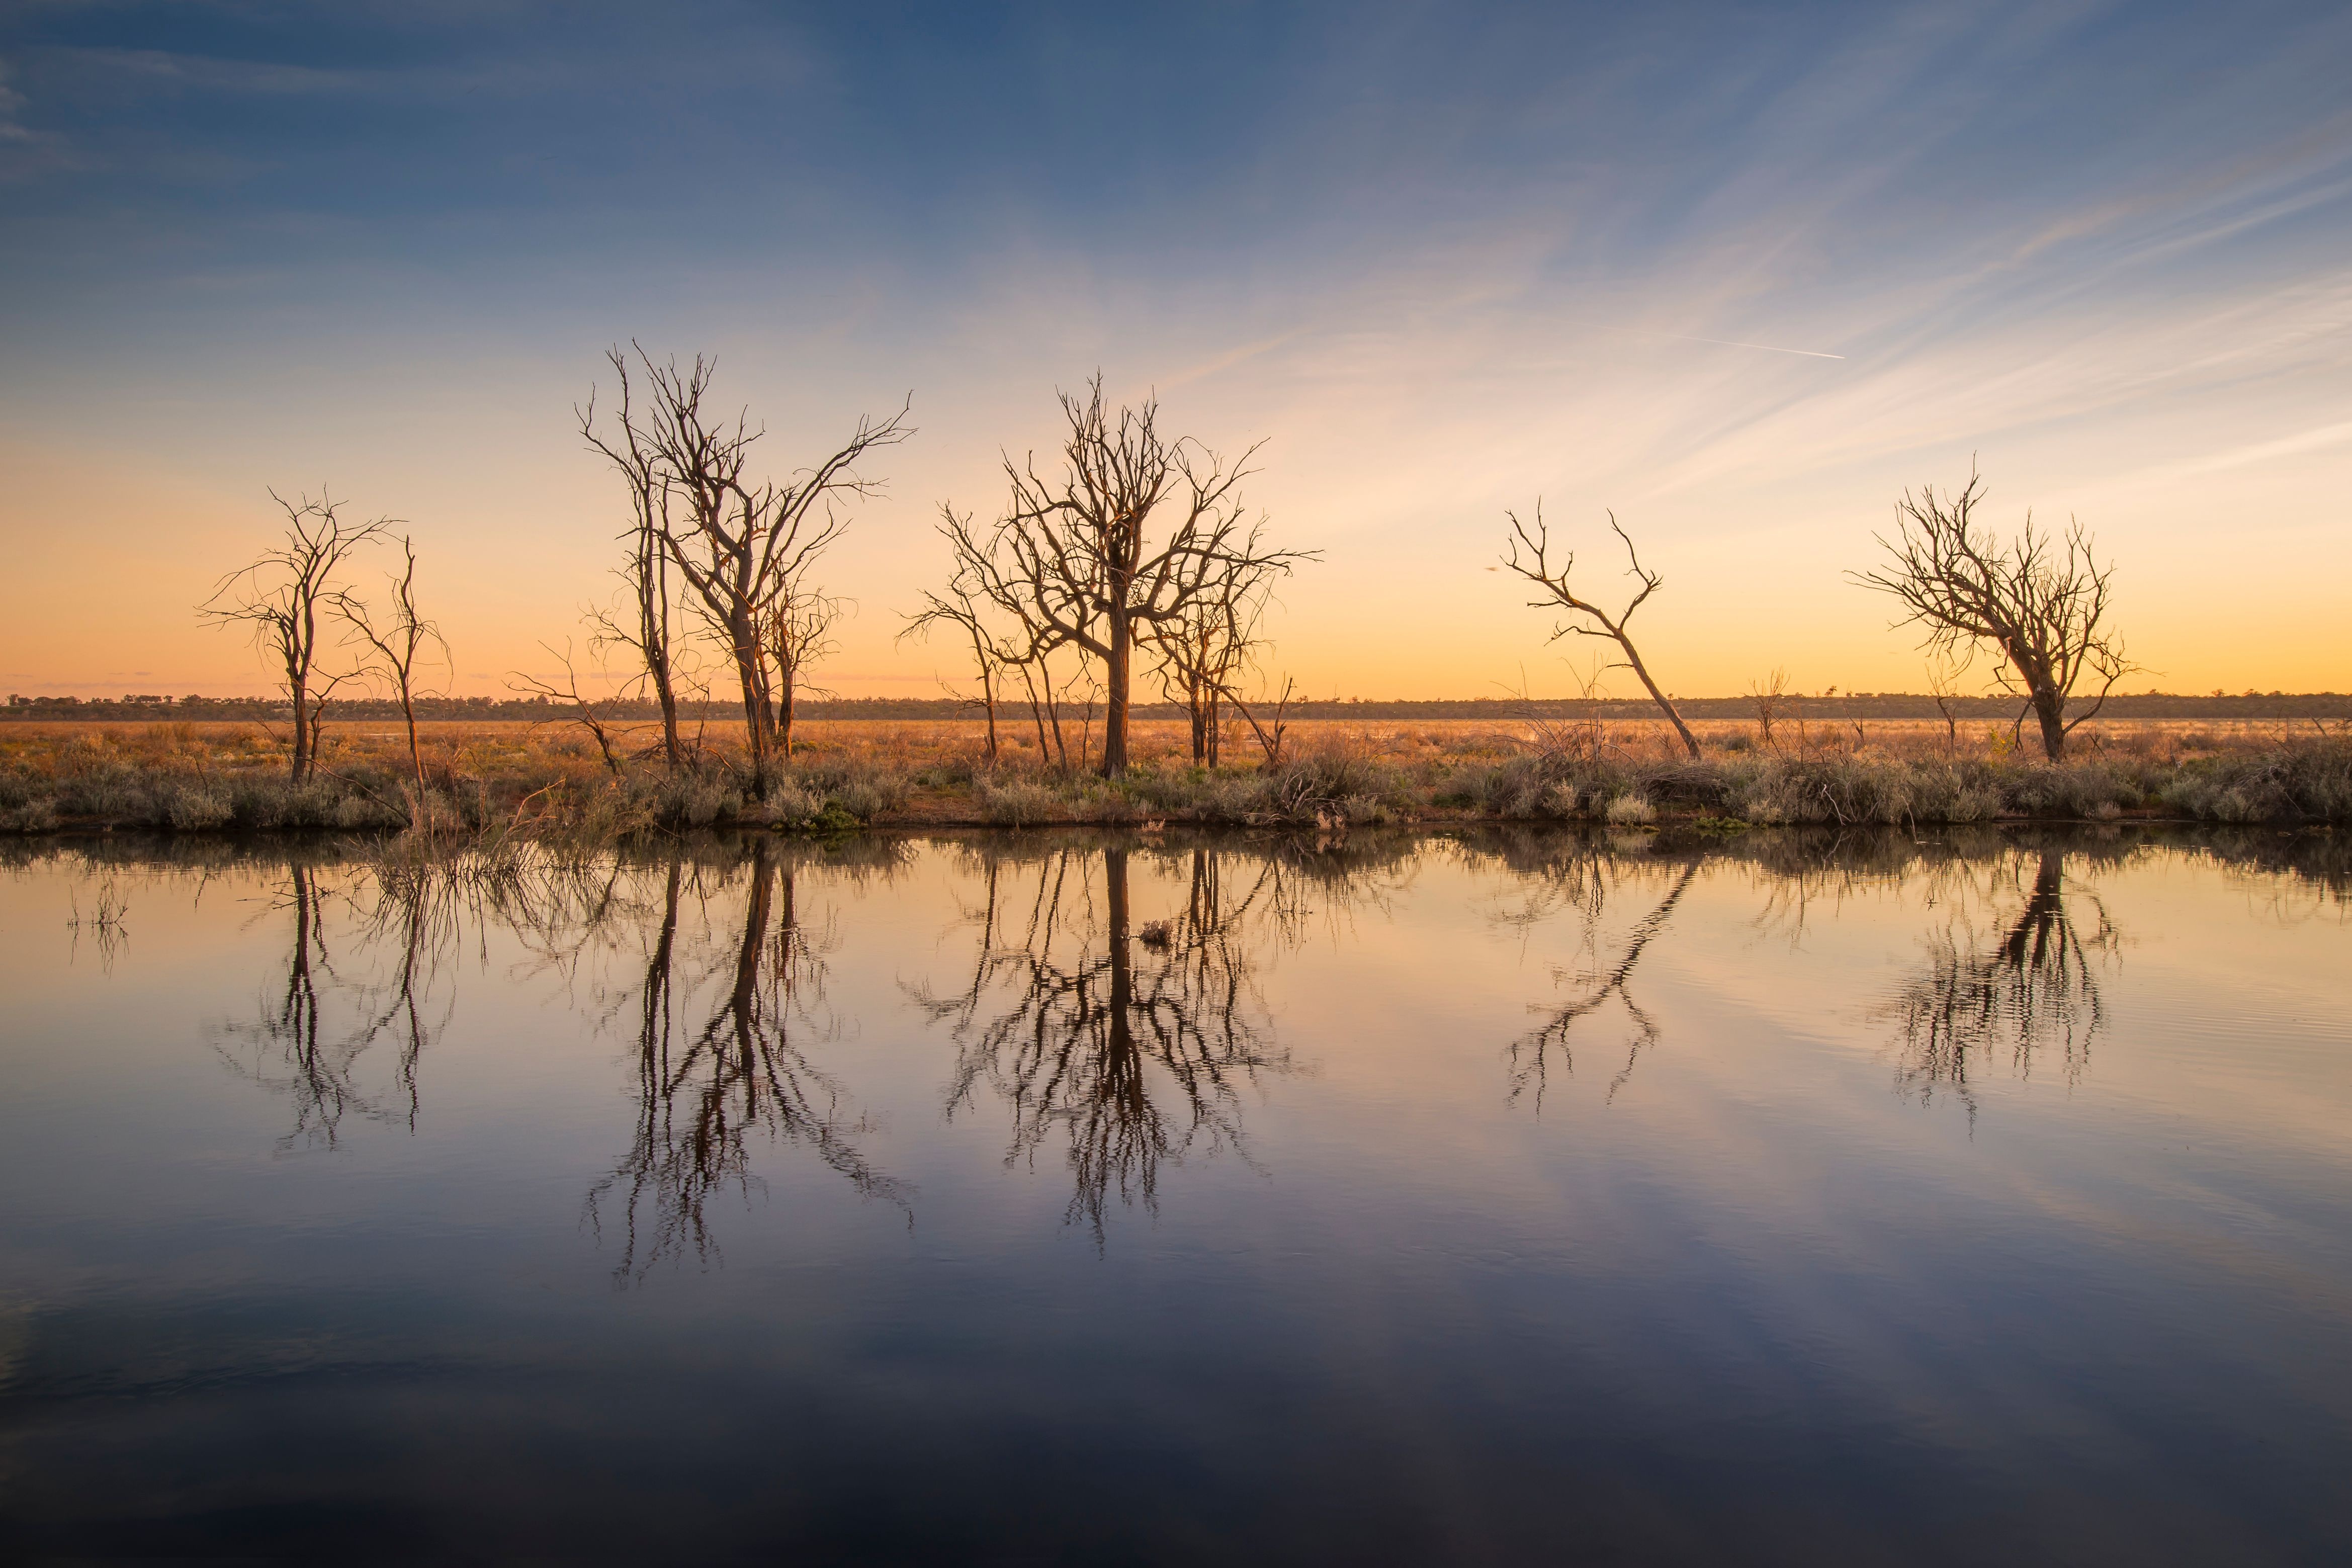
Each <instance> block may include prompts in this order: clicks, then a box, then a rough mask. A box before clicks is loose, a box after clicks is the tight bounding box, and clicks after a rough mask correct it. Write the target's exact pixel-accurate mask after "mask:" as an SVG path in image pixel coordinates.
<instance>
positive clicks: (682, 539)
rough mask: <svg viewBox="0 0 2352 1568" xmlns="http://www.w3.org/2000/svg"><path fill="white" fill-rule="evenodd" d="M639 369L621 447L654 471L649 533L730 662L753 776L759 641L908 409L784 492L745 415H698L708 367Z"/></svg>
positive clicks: (765, 696) (763, 761) (762, 757)
mask: <svg viewBox="0 0 2352 1568" xmlns="http://www.w3.org/2000/svg"><path fill="white" fill-rule="evenodd" d="M637 361H638V363H639V365H640V366H641V367H642V368H643V369H644V371H645V373H646V377H647V379H648V381H649V383H650V393H651V396H650V402H651V404H652V407H651V408H650V409H649V410H647V411H646V413H645V414H644V415H643V416H639V415H638V414H637V413H636V412H635V410H634V409H625V413H624V423H625V425H626V426H628V427H629V429H630V431H631V432H632V434H631V435H629V436H628V437H624V438H623V442H622V443H621V445H623V446H625V447H626V448H627V449H628V450H630V451H632V452H639V453H642V454H644V455H645V456H646V458H647V460H648V461H649V462H650V463H651V464H652V466H653V469H654V471H655V472H656V475H657V477H658V479H659V480H660V482H661V485H662V487H663V488H662V489H661V491H660V496H661V499H662V500H664V501H665V502H666V503H667V504H666V506H665V508H664V510H663V512H662V514H661V521H660V524H659V532H660V535H661V541H660V542H661V545H662V550H663V552H664V554H665V555H666V556H667V559H668V561H669V563H670V564H671V565H672V566H674V567H675V568H676V569H677V573H678V574H679V575H680V576H682V577H684V578H685V579H686V584H687V586H688V588H690V589H691V590H692V591H693V595H694V605H695V607H696V608H697V609H698V611H700V612H701V614H702V616H703V618H704V620H705V621H706V622H707V623H708V624H709V627H710V630H711V632H712V633H713V634H714V635H715V636H716V637H717V638H718V640H719V644H720V645H721V646H722V647H725V648H726V650H727V653H728V657H729V658H730V659H731V660H732V661H733V663H734V666H735V672H736V677H737V679H738V680H739V682H740V684H741V686H742V689H743V722H744V731H745V743H746V749H747V750H748V751H749V752H750V755H751V766H752V769H753V771H754V773H758V772H760V771H761V770H763V769H764V768H765V767H766V765H767V763H768V760H769V758H770V756H771V755H772V753H773V752H774V750H775V746H776V739H777V737H776V705H775V692H774V690H773V687H772V680H771V679H770V671H771V668H772V665H771V660H770V658H769V654H768V650H767V647H766V638H765V637H764V635H763V634H764V633H765V631H766V629H767V626H768V624H769V621H770V619H771V617H772V616H773V614H774V613H775V612H776V610H777V609H778V607H779V606H780V605H782V604H783V603H784V602H785V601H786V600H787V599H788V598H789V597H790V596H791V595H793V594H795V593H803V592H806V591H808V588H809V574H810V568H811V566H812V565H813V564H814V563H815V561H816V559H817V558H818V557H819V556H820V555H822V554H824V552H825V550H826V549H827V548H828V547H829V546H830V545H832V544H833V543H834V542H835V541H836V540H838V539H839V538H840V537H841V535H842V532H843V531H844V530H845V529H846V528H847V527H848V519H847V518H846V517H845V515H844V512H843V509H844V508H845V506H846V505H847V504H848V503H849V502H851V501H855V500H865V499H867V498H869V497H871V496H873V495H875V494H877V492H878V491H879V489H880V482H879V481H878V480H874V479H866V478H865V477H864V476H863V475H861V474H860V473H859V472H858V471H857V463H858V460H859V459H860V458H864V457H865V456H866V454H867V453H869V452H871V451H873V450H874V449H875V448H877V447H888V446H894V445H896V444H897V443H898V442H900V441H903V440H905V439H907V437H909V436H911V435H913V434H914V429H913V427H912V426H909V425H908V423H907V412H908V410H907V407H906V406H903V405H902V406H901V407H900V408H899V410H898V412H897V413H896V414H893V415H891V416H889V417H888V418H887V419H883V420H880V421H876V420H873V419H860V420H859V421H858V424H857V428H856V432H855V433H854V434H853V435H852V436H851V437H850V438H849V440H848V442H847V443H846V444H845V446H843V447H841V448H840V449H839V450H838V451H836V452H835V453H834V454H833V455H832V456H830V457H828V458H825V459H824V460H823V461H822V462H820V463H818V464H817V465H816V466H815V467H814V468H806V469H803V470H802V471H801V473H800V474H799V475H798V476H797V477H795V478H794V479H792V480H791V481H789V482H781V483H780V482H778V481H776V480H773V479H759V478H756V477H755V476H753V475H752V473H751V448H752V447H753V446H754V445H755V444H756V443H757V442H758V441H759V439H760V437H761V435H762V434H763V432H762V431H761V430H760V429H758V428H755V427H754V426H752V425H751V419H750V416H749V414H748V413H739V414H737V415H736V416H735V417H734V419H733V421H732V422H731V423H730V422H727V421H726V420H724V419H722V418H719V417H718V416H713V415H711V414H709V412H708V411H706V410H705V408H704V406H703V403H704V400H705V398H706V397H707V396H708V395H709V390H710V378H711V374H712V372H713V371H714V369H715V368H716V367H715V366H714V365H713V363H711V362H709V361H708V360H705V359H702V358H700V357H697V358H696V360H695V362H694V363H693V365H692V367H691V368H688V369H680V368H679V366H678V364H677V361H675V360H672V361H670V362H668V363H666V364H659V365H657V364H655V363H653V361H652V360H651V359H650V358H648V357H646V354H645V353H644V351H643V350H640V351H638V355H637Z"/></svg>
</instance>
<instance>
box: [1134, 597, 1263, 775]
mask: <svg viewBox="0 0 2352 1568" xmlns="http://www.w3.org/2000/svg"><path fill="white" fill-rule="evenodd" d="M1272 589H1273V574H1271V573H1268V572H1264V571H1249V570H1235V569H1228V570H1226V571H1223V572H1219V573H1216V574H1213V576H1212V579H1211V582H1210V584H1209V585H1208V586H1207V588H1206V589H1205V590H1204V591H1203V592H1202V594H1201V595H1200V596H1199V597H1198V598H1196V599H1195V600H1193V602H1192V604H1190V605H1186V606H1185V607H1184V609H1183V611H1182V613H1181V615H1179V616H1177V617H1176V618H1175V619H1174V620H1172V621H1171V622H1168V623H1166V624H1164V625H1162V626H1160V627H1159V629H1158V630H1157V631H1156V632H1155V633H1154V634H1153V637H1152V647H1153V648H1154V650H1155V651H1156V652H1157V653H1158V654H1159V656H1160V691H1161V694H1162V695H1163V696H1165V697H1166V698H1167V699H1168V700H1170V701H1171V702H1181V703H1182V704H1183V705H1184V712H1185V716H1186V718H1187V719H1189V720H1190V721H1191V726H1192V764H1193V766H1195V767H1211V768H1213V767H1215V766H1216V765H1217V763H1218V762H1219V760H1220V759H1219V754H1218V753H1219V750H1220V748H1219V730H1220V721H1221V718H1222V714H1221V712H1220V710H1221V709H1222V708H1223V705H1224V704H1225V703H1226V702H1228V701H1230V700H1232V698H1231V696H1230V695H1229V694H1230V693H1231V692H1232V690H1233V689H1234V686H1235V685H1236V684H1237V683H1238V682H1239V681H1240V679H1241V678H1242V674H1243V672H1244V670H1245V669H1246V668H1248V667H1249V664H1250V660H1251V656H1252V655H1253V654H1255V652H1256V650H1257V648H1258V647H1259V644H1260V640H1261V639H1260V638H1259V637H1258V623H1259V621H1260V620H1261V619H1262V617H1263V616H1265V605H1266V600H1267V598H1268V596H1269V595H1270V594H1271V592H1272Z"/></svg>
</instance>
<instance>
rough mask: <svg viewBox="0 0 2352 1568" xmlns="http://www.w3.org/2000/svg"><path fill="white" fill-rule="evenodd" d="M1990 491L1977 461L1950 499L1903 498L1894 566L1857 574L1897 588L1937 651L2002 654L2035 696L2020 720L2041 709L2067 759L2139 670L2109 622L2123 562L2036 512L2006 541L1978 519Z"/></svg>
mask: <svg viewBox="0 0 2352 1568" xmlns="http://www.w3.org/2000/svg"><path fill="white" fill-rule="evenodd" d="M1984 496H1985V489H1984V479H1982V477H1981V476H1979V474H1978V473H1977V472H1976V470H1975V468H1973V467H1972V468H1970V469H1969V482H1968V483H1967V484H1966V485H1965V486H1963V487H1962V488H1961V489H1959V490H1958V491H1957V492H1952V493H1947V494H1944V495H1940V496H1939V495H1937V493H1936V490H1935V487H1933V486H1932V485H1931V486H1925V487H1922V489H1920V491H1919V493H1918V494H1917V495H1916V496H1914V495H1912V494H1911V493H1910V492H1909V491H1908V490H1906V491H1905V492H1904V495H1903V499H1902V500H1900V501H1898V502H1896V503H1895V537H1894V538H1893V539H1888V538H1886V537H1885V535H1883V534H1882V535H1879V536H1878V542H1879V543H1880V544H1881V545H1883V546H1885V550H1886V552H1887V554H1888V556H1889V557H1890V559H1889V561H1888V562H1887V563H1886V564H1885V565H1884V566H1882V567H1880V568H1879V569H1878V570H1877V571H1875V572H1864V573H1854V574H1852V575H1853V580H1854V581H1855V582H1857V583H1859V584H1862V585H1863V586H1864V587H1865V588H1871V589H1874V590H1876V591H1877V592H1879V593H1882V594H1890V595H1894V597H1895V600H1896V602H1897V603H1899V604H1900V605H1902V606H1903V609H1904V614H1903V615H1902V616H1900V617H1899V618H1898V619H1897V620H1896V621H1895V625H1896V626H1912V625H1917V626H1922V627H1925V628H1926V631H1927V644H1926V646H1927V647H1928V648H1929V649H1930V650H1932V651H1933V652H1934V653H1936V654H1937V655H1939V656H1941V657H1942V658H1946V659H1948V660H1949V661H1950V662H1951V663H1952V664H1953V665H1954V666H1956V667H1957V666H1965V665H1966V664H1967V663H1968V662H1969V659H1970V658H1971V657H1972V656H1973V655H1974V654H1975V653H1976V652H1977V651H1978V650H1979V649H1980V648H1987V647H1990V648H1992V649H1994V650H1996V651H1997V652H1998V653H1999V655H2000V664H1999V665H1998V666H1997V667H1996V668H1995V672H1994V673H1995V679H1997V680H1999V682H2000V687H2001V689H2002V690H2004V691H2005V692H2007V693H2009V694H2010V695H2012V696H2017V697H2021V698H2022V699H2023V700H2024V706H2023V707H2022V708H2021V709H2020V710H2018V722H2019V723H2020V724H2022V723H2023V722H2024V721H2025V715H2026V714H2027V713H2028V712H2031V713H2032V714H2033V716H2034V718H2035V719H2036V720H2037V721H2039V722H2040V723H2041V726H2042V752H2043V754H2044V755H2046V756H2047V757H2048V758H2049V759H2050V760H2051V761H2052V762H2056V761H2057V760H2058V759H2059V758H2060V757H2062V756H2063V755H2064V754H2065V751H2066V737H2067V736H2069V735H2071V734H2073V733H2074V729H2075V726H2077V725H2079V724H2081V723H2082V722H2084V721H2085V720H2087V719H2089V718H2091V717H2092V716H2094V715H2095V714H2096V713H2097V712H2098V710H2099V709H2100V707H2101V706H2102V705H2103V704H2104V703H2105V701H2106V700H2107V693H2108V692H2110V691H2112V690H2114V689H2115V687H2116V682H2117V681H2118V680H2121V679H2123V678H2124V677H2125V676H2126V675H2128V674H2130V673H2131V672H2132V671H2133V670H2134V669H2136V668H2138V666H2137V665H2135V664H2133V663H2132V662H2131V661H2130V660H2129V659H2128V658H2125V657H2124V645H2123V639H2122V638H2121V637H2117V636H2116V633H2115V631H2114V629H2113V628H2112V627H2111V626H2108V625H2107V624H2106V623H2107V611H2108V587H2109V584H2110V583H2111V581H2112V580H2113V578H2114V576H2115V565H2114V563H2112V562H2111V563H2107V564H2105V565H2101V564H2100V563H2099V562H2098V560H2097V559H2096V557H2095V556H2094V554H2093V553H2092V550H2091V536H2090V535H2089V534H2087V533H2085V532H2084V531H2083V525H2082V524H2081V523H2080V522H2075V521H2071V520H2070V521H2069V522H2068V524H2067V528H2066V531H2065V532H2064V533H2063V535H2053V534H2052V533H2050V532H2048V531H2044V530H2040V529H2037V528H2035V527H2034V525H2033V514H2032V513H2031V512H2028V513H2027V514H2026V517H2025V526H2024V528H2023V529H2022V530H2021V531H2020V532H2019V534H2018V536H2017V538H2016V539H2015V540H2014V541H2013V542H2010V543H2008V544H2003V543H2002V542H2000V539H1999V537H1998V536H1996V535H1995V534H1994V533H1993V532H1992V531H1990V529H1980V528H1979V527H1978V526H1977V524H1976V521H1975V516H1974V513H1975V510H1976V508H1977V506H1978V505H1979V503H1980V502H1981V501H1982V500H1984ZM2094 680H2095V681H2096V682H2097V683H2098V695H2097V696H2096V697H2095V698H2093V699H2092V700H2091V702H2090V705H2089V706H2088V707H2087V708H2086V709H2084V711H2082V712H2080V713H2077V714H2075V715H2074V717H2073V718H2071V719H2070V718H2068V717H2067V716H2066V709H2067V705H2068V704H2069V702H2070V701H2071V700H2073V699H2074V693H2075V689H2076V687H2077V686H2081V685H2084V684H2085V683H2086V682H2088V681H2094Z"/></svg>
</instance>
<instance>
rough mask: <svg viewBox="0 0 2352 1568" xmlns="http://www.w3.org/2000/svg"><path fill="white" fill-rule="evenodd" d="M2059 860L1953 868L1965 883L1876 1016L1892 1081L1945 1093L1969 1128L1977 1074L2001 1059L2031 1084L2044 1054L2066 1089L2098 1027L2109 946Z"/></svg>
mask: <svg viewBox="0 0 2352 1568" xmlns="http://www.w3.org/2000/svg"><path fill="white" fill-rule="evenodd" d="M2029 860H2030V863H2031V864H2032V877H2031V878H2030V879H2029V878H2028V877H2027V875H2026V871H2025V868H2026V866H2027V865H2028V863H2029ZM2066 860H2067V854H2066V851H2064V850H2063V849H2057V848H2052V847H2043V848H2042V849H2040V850H2039V851H2038V852H2036V853H2033V854H2032V855H2031V856H2030V857H2029V856H2028V855H2025V854H2021V853H2004V854H2002V855H2000V856H1999V857H1998V858H1994V859H1993V860H1992V861H1991V862H1990V864H1989V865H1988V864H1987V863H1985V862H1977V863H1974V864H1970V863H1965V862H1963V863H1958V865H1957V868H1958V869H1959V870H1961V871H1963V872H1964V873H1966V875H1964V876H1962V877H1959V878H1957V879H1948V882H1947V890H1946V891H1945V893H1944V894H1943V895H1942V896H1941V897H1940V899H1939V900H1937V901H1939V902H1941V903H1943V904H1945V905H1948V906H1949V907H1950V908H1951V910H1952V913H1951V914H1950V916H1949V917H1948V919H1947V920H1946V921H1945V923H1944V924H1943V926H1942V927H1941V928H1940V929H1939V930H1937V931H1934V932H1932V933H1931V934H1930V935H1929V936H1928V937H1927V939H1926V942H1925V944H1924V945H1925V946H1926V948H1927V960H1926V962H1925V963H1923V964H1922V965H1921V966H1920V968H1919V970H1918V972H1917V973H1915V974H1914V975H1912V976H1911V977H1910V978H1909V979H1908V980H1906V982H1904V984H1903V985H1902V986H1901V988H1900V989H1898V990H1897V991H1896V992H1895V995H1894V997H1893V998H1892V999H1891V1001H1889V1003H1888V1004H1887V1005H1886V1006H1885V1009H1884V1016H1886V1017H1888V1018H1890V1019H1891V1020H1892V1021H1893V1022H1894V1024H1895V1030H1896V1036H1895V1038H1896V1042H1897V1049H1898V1051H1899V1058H1900V1059H1899V1066H1898V1067H1897V1068H1896V1073H1897V1079H1898V1081H1899V1082H1900V1083H1901V1084H1902V1085H1903V1087H1904V1088H1906V1089H1908V1090H1911V1091H1912V1092H1915V1093H1916V1094H1917V1095H1918V1096H1919V1098H1920V1100H1922V1101H1923V1102H1927V1101H1930V1100H1933V1098H1934V1096H1935V1092H1936V1090H1937V1089H1939V1088H1941V1089H1949V1090H1950V1091H1951V1092H1952V1093H1954V1094H1956V1095H1958V1097H1959V1099H1960V1100H1961V1102H1962V1103H1963V1104H1965V1105H1966V1106H1967V1107H1968V1109H1969V1119H1970V1120H1971V1121H1973V1120H1974V1119H1975V1116H1976V1109H1977V1104H1976V1097H1975V1094H1974V1092H1973V1080H1974V1078H1975V1076H1976V1075H1977V1073H1978V1071H1979V1064H1980V1063H1982V1062H1986V1061H1990V1060H1992V1059H1994V1058H1999V1057H2000V1056H2003V1055H2006V1056H2007V1057H2008V1058H2009V1061H2010V1065H2011V1069H2012V1070H2013V1071H2015V1072H2017V1073H2018V1074H2019V1075H2021V1076H2030V1075H2031V1074H2032V1070H2033V1067H2034V1062H2035V1057H2036V1054H2037V1053H2047V1052H2050V1051H2053V1050H2054V1051H2056V1052H2057V1053H2058V1057H2059V1061H2060V1070H2061V1072H2063V1075H2064V1077H2065V1079H2066V1081H2067V1082H2068V1083H2069V1084H2073V1083H2074V1082H2076V1081H2078V1080H2079V1079H2081V1077H2082V1075H2083V1072H2084V1068H2086V1067H2087V1066H2088V1065H2089V1063H2090V1058H2091V1046H2092V1043H2093V1041H2095V1039H2096V1038H2097V1037H2098V1034H2099V1031H2100V1030H2101V1029H2102V1028H2103V1027H2105V1023H2106V1010H2105V1005H2104V1003H2103V1002H2102V1000H2101V997H2100V994H2099V977H2100V970H2101V969H2102V968H2103V967H2104V966H2105V964H2106V963H2110V962H2112V961H2113V960H2114V958H2115V955H2116V948H2117V946H2118V944H2119V938H2118V935H2117V932H2116V927H2115V923H2114V922H2113V921H2110V920H2109V919H2108V917H2107V910H2106V906H2105V904H2104V903H2103V902H2102V901H2101V900H2099V898H2098V896H2097V895H2096V894H2095V893H2093V892H2090V891H2087V890H2079V889H2078V890H2074V891H2073V892H2071V893H2070V891H2069V889H2067V886H2066V876H2065V870H2066ZM1979 873H1981V874H1979Z"/></svg>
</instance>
